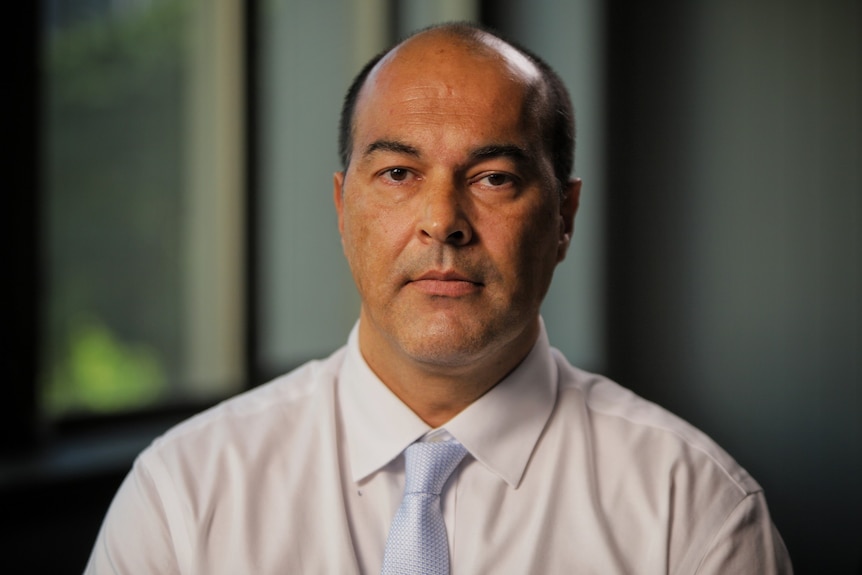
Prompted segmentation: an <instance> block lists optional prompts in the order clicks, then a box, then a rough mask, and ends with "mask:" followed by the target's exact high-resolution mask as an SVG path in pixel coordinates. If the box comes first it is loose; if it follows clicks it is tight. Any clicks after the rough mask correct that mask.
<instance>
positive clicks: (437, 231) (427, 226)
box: [418, 184, 473, 246]
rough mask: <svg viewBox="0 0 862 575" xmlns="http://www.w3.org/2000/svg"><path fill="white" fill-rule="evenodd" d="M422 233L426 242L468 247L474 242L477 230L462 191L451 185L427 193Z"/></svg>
mask: <svg viewBox="0 0 862 575" xmlns="http://www.w3.org/2000/svg"><path fill="white" fill-rule="evenodd" d="M423 196H424V198H423V205H422V207H421V212H420V218H419V225H418V233H419V234H420V235H421V236H422V238H423V239H424V240H433V241H437V242H440V243H444V244H450V245H454V246H464V245H467V244H469V243H470V242H471V241H472V239H473V228H472V226H471V225H470V220H469V218H468V216H467V213H466V212H465V211H464V207H463V205H462V201H463V200H462V198H461V195H460V194H459V192H458V189H457V188H456V187H455V186H453V185H451V184H449V185H446V186H439V187H434V188H431V187H427V188H426V189H425V190H423Z"/></svg>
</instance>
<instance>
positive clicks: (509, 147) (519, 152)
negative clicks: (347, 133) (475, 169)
mask: <svg viewBox="0 0 862 575" xmlns="http://www.w3.org/2000/svg"><path fill="white" fill-rule="evenodd" d="M375 152H394V153H396V154H404V155H407V156H413V157H414V158H419V157H421V155H422V154H421V153H420V152H419V149H418V148H416V147H414V146H411V145H410V144H405V143H404V142H399V141H397V140H376V141H374V142H372V143H371V144H369V145H368V147H366V148H365V153H364V154H363V157H366V158H367V157H368V156H370V155H372V154H374V153H375ZM470 157H471V158H472V160H473V161H481V160H487V159H490V158H511V159H513V160H515V161H516V162H518V163H524V162H527V161H528V160H529V159H530V154H529V153H527V150H525V149H524V148H522V147H521V146H516V145H514V144H502V145H495V144H492V145H489V146H482V147H481V148H476V149H475V150H473V151H472V152H471V153H470Z"/></svg>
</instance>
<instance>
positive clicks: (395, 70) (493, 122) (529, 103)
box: [353, 33, 543, 145]
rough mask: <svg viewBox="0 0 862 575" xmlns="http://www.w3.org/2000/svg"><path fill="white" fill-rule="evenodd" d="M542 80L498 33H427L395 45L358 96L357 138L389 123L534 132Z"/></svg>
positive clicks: (533, 68)
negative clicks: (471, 36)
mask: <svg viewBox="0 0 862 575" xmlns="http://www.w3.org/2000/svg"><path fill="white" fill-rule="evenodd" d="M542 85H543V84H542V82H541V76H540V73H539V71H538V70H537V69H536V67H535V65H534V64H533V63H532V62H531V61H530V60H528V59H527V58H526V57H525V56H524V55H522V54H521V53H520V52H518V51H517V50H515V49H514V48H512V47H511V46H509V45H508V44H505V43H503V42H501V41H499V40H497V39H496V38H493V37H490V36H489V37H487V38H483V39H481V40H474V39H464V38H460V37H454V36H452V35H446V34H434V33H426V34H424V35H420V36H418V37H414V38H412V39H410V40H408V41H407V42H405V43H404V44H402V45H401V46H399V47H397V48H395V49H394V50H393V51H391V52H390V53H389V54H388V55H387V56H386V57H385V58H384V59H382V60H381V61H380V62H379V63H378V65H377V66H376V67H375V68H374V69H373V70H372V72H371V73H370V74H369V76H368V79H367V80H366V82H365V85H364V86H363V88H362V90H361V92H360V94H359V98H358V100H357V106H356V112H355V116H354V130H355V131H354V134H353V136H354V140H355V143H356V144H358V145H361V142H360V141H361V140H363V139H364V137H366V136H371V134H370V133H369V132H380V131H381V130H385V129H388V128H393V127H395V126H399V122H401V124H400V126H401V127H409V126H410V125H412V126H419V125H422V124H425V127H426V128H429V129H430V128H431V127H432V126H433V127H441V126H443V125H446V126H449V127H452V128H458V127H460V128H461V129H462V131H463V130H467V129H472V130H475V129H481V130H484V131H491V132H493V131H494V128H498V129H501V130H508V131H511V130H518V131H520V132H523V134H522V135H523V136H524V137H528V136H529V134H528V132H529V133H531V134H535V133H536V132H537V131H538V130H536V129H535V128H537V127H538V126H537V123H538V118H539V117H540V114H538V113H537V111H538V108H539V104H540V101H541V100H542V98H541V92H542Z"/></svg>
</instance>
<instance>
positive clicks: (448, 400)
mask: <svg viewBox="0 0 862 575" xmlns="http://www.w3.org/2000/svg"><path fill="white" fill-rule="evenodd" d="M359 328H360V332H359V347H360V351H361V352H362V355H363V357H364V359H365V361H366V363H367V364H368V365H369V367H370V368H371V369H372V371H374V373H375V374H376V375H377V377H379V378H380V380H381V381H382V382H383V383H384V384H385V385H386V386H387V387H388V388H389V389H390V390H391V391H392V392H393V393H394V394H395V395H396V396H397V397H398V398H399V399H400V400H401V401H402V402H404V404H405V405H407V407H409V408H410V409H411V410H413V412H414V413H416V415H418V416H419V417H420V418H421V419H422V420H423V421H424V422H425V423H427V424H428V425H430V426H431V427H435V428H436V427H440V426H441V425H444V424H445V423H446V422H448V421H449V420H451V419H452V418H453V417H455V416H456V415H458V414H459V413H460V412H461V411H463V410H464V409H465V408H467V407H468V406H469V405H470V404H472V403H473V402H474V401H476V400H477V399H479V398H480V397H481V396H482V395H484V394H485V393H487V392H488V390H490V389H491V388H493V387H494V386H495V385H496V384H497V383H499V382H500V381H501V380H503V379H504V378H505V377H506V376H507V375H508V374H509V373H511V372H512V371H513V370H514V369H515V368H516V367H517V366H518V365H519V364H520V363H521V362H522V361H523V359H524V358H525V357H526V356H527V354H529V353H530V350H531V349H532V348H533V344H535V342H536V339H537V337H538V333H539V327H538V318H537V319H536V321H535V322H534V324H533V325H529V326H527V327H526V328H525V329H524V330H523V331H522V333H520V334H518V335H517V337H515V338H514V339H513V340H512V341H510V342H505V343H504V344H501V345H499V346H497V348H495V349H488V350H485V351H484V353H483V354H482V355H481V356H479V357H474V358H470V359H469V360H461V361H459V362H452V363H447V364H440V363H433V362H427V361H421V360H417V359H415V358H413V357H410V356H409V355H407V354H406V353H404V352H403V351H402V350H400V349H394V348H393V347H391V346H387V345H384V346H380V345H374V344H373V343H372V341H370V340H373V335H372V336H371V337H369V334H368V331H373V330H366V333H363V324H362V323H360V326H359ZM363 336H365V337H363ZM377 343H379V342H377Z"/></svg>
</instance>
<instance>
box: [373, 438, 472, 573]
mask: <svg viewBox="0 0 862 575" xmlns="http://www.w3.org/2000/svg"><path fill="white" fill-rule="evenodd" d="M466 453H467V450H466V449H465V448H464V446H463V445H461V444H460V443H458V442H457V441H440V442H436V443H435V442H426V443H414V444H412V445H410V446H409V447H408V448H407V449H406V450H405V452H404V457H405V459H406V475H407V480H406V482H405V484H404V498H403V499H402V500H401V506H400V507H399V508H398V511H397V512H396V513H395V517H394V518H393V519H392V526H391V527H390V528H389V539H387V541H386V551H385V552H384V554H383V570H382V571H381V573H382V575H449V542H448V540H447V538H446V524H445V523H443V514H442V513H441V512H440V492H441V491H442V490H443V485H445V484H446V480H447V479H449V475H451V474H452V472H453V471H454V470H455V468H456V467H458V464H459V463H460V462H461V460H462V459H464V455H465V454H466Z"/></svg>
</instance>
